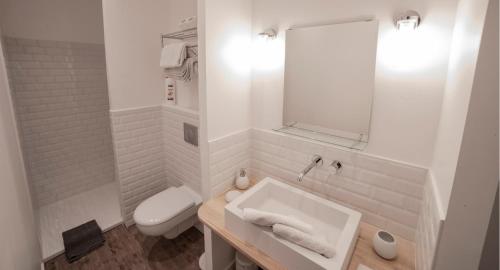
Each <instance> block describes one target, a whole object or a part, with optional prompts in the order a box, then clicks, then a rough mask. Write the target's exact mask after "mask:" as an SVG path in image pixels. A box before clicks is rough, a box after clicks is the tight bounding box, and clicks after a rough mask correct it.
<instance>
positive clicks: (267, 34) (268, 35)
mask: <svg viewBox="0 0 500 270" xmlns="http://www.w3.org/2000/svg"><path fill="white" fill-rule="evenodd" d="M277 36H278V33H276V30H274V29H272V28H270V29H267V30H266V31H264V32H261V33H259V37H261V38H263V39H275V38H276V37H277Z"/></svg>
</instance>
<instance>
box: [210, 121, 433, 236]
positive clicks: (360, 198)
mask: <svg viewBox="0 0 500 270" xmlns="http://www.w3.org/2000/svg"><path fill="white" fill-rule="evenodd" d="M314 154H319V155H321V156H322V157H323V158H324V165H323V166H322V167H321V168H320V169H315V170H312V171H311V172H310V174H309V175H308V176H306V177H305V178H304V180H303V182H302V183H300V184H299V183H298V182H296V181H295V179H296V178H297V175H298V174H299V172H300V171H301V170H302V169H303V168H304V167H305V166H306V165H307V164H309V163H310V161H311V158H312V156H313V155H314ZM336 159H337V160H340V161H342V162H343V165H344V169H343V171H342V173H341V174H340V175H335V173H334V171H333V170H331V169H329V165H330V163H331V162H332V161H333V160H336ZM248 161H249V163H248ZM210 163H211V170H210V172H211V174H212V176H211V179H212V193H213V194H219V193H221V192H222V191H224V189H226V188H227V187H229V186H230V185H231V184H232V181H234V176H235V173H236V171H237V168H239V167H245V166H248V164H249V167H250V173H251V175H252V176H253V177H255V178H256V179H258V180H260V179H262V178H264V177H266V176H271V177H274V178H276V179H279V180H282V181H284V182H287V183H289V184H291V185H295V186H298V187H300V188H303V189H306V190H309V191H311V192H313V193H315V194H317V195H319V196H322V197H325V198H327V199H330V200H333V201H336V202H338V203H340V204H343V205H347V206H349V207H351V208H354V209H356V210H358V211H360V212H361V213H363V220H364V221H365V222H367V223H371V224H373V225H375V226H377V227H380V228H384V229H387V230H390V231H391V232H394V233H396V234H398V235H400V236H402V237H404V238H406V239H409V240H414V237H415V230H416V227H417V220H418V216H419V212H420V206H421V202H422V196H423V187H424V183H425V180H426V173H427V170H426V169H423V168H418V167H414V166H410V165H406V164H402V163H398V162H393V161H390V160H386V159H382V158H377V157H373V156H369V155H366V154H363V153H362V152H360V153H357V152H352V151H347V150H343V149H341V148H338V147H334V146H331V145H327V144H322V143H317V142H311V141H308V140H304V139H300V138H296V137H292V136H288V135H284V134H281V133H277V132H273V131H267V130H259V129H252V130H250V131H245V132H242V133H238V134H235V135H232V136H229V137H225V138H223V139H220V140H217V141H213V142H210Z"/></svg>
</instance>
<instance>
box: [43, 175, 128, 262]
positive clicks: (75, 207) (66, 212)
mask: <svg viewBox="0 0 500 270" xmlns="http://www.w3.org/2000/svg"><path fill="white" fill-rule="evenodd" d="M118 196H119V195H118V188H117V186H116V184H115V183H110V184H106V185H103V186H101V187H98V188H96V189H93V190H89V191H86V192H83V193H80V194H77V195H75V196H72V197H69V198H67V199H64V200H61V201H58V202H55V203H52V204H49V205H44V206H42V207H40V209H39V215H40V234H41V235H40V238H41V245H42V256H43V260H44V261H47V260H50V259H51V258H54V257H55V256H57V255H59V254H62V253H63V252H64V245H63V240H62V232H64V231H66V230H68V229H71V228H73V227H76V226H78V225H80V224H82V223H85V222H87V221H89V220H92V219H95V220H96V221H97V223H98V224H99V226H100V227H101V229H102V230H103V231H107V230H110V229H112V228H114V227H116V226H117V225H119V224H121V223H122V217H121V213H120V200H119V197H118Z"/></svg>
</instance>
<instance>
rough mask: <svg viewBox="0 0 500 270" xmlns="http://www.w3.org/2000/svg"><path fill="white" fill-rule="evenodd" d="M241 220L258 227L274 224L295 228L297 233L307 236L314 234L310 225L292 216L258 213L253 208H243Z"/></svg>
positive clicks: (258, 211)
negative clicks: (300, 232)
mask: <svg viewBox="0 0 500 270" xmlns="http://www.w3.org/2000/svg"><path fill="white" fill-rule="evenodd" d="M243 219H244V220H245V221H248V222H251V223H254V224H257V225H260V226H268V227H271V226H273V225H275V224H282V225H286V226H289V227H292V228H295V229H297V230H299V231H302V232H304V233H308V234H314V228H313V226H311V225H310V224H307V223H305V222H303V221H300V220H298V219H297V218H295V217H292V216H285V215H280V214H275V213H271V212H266V211H260V210H257V209H253V208H244V209H243Z"/></svg>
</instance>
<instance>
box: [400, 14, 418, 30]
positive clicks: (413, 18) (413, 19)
mask: <svg viewBox="0 0 500 270" xmlns="http://www.w3.org/2000/svg"><path fill="white" fill-rule="evenodd" d="M420 22H421V18H420V14H418V13H417V12H416V11H413V10H410V11H407V12H405V13H404V14H402V15H400V16H397V17H396V18H395V23H396V28H397V29H398V30H399V31H408V30H415V29H416V28H417V27H418V26H419V25H420Z"/></svg>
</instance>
